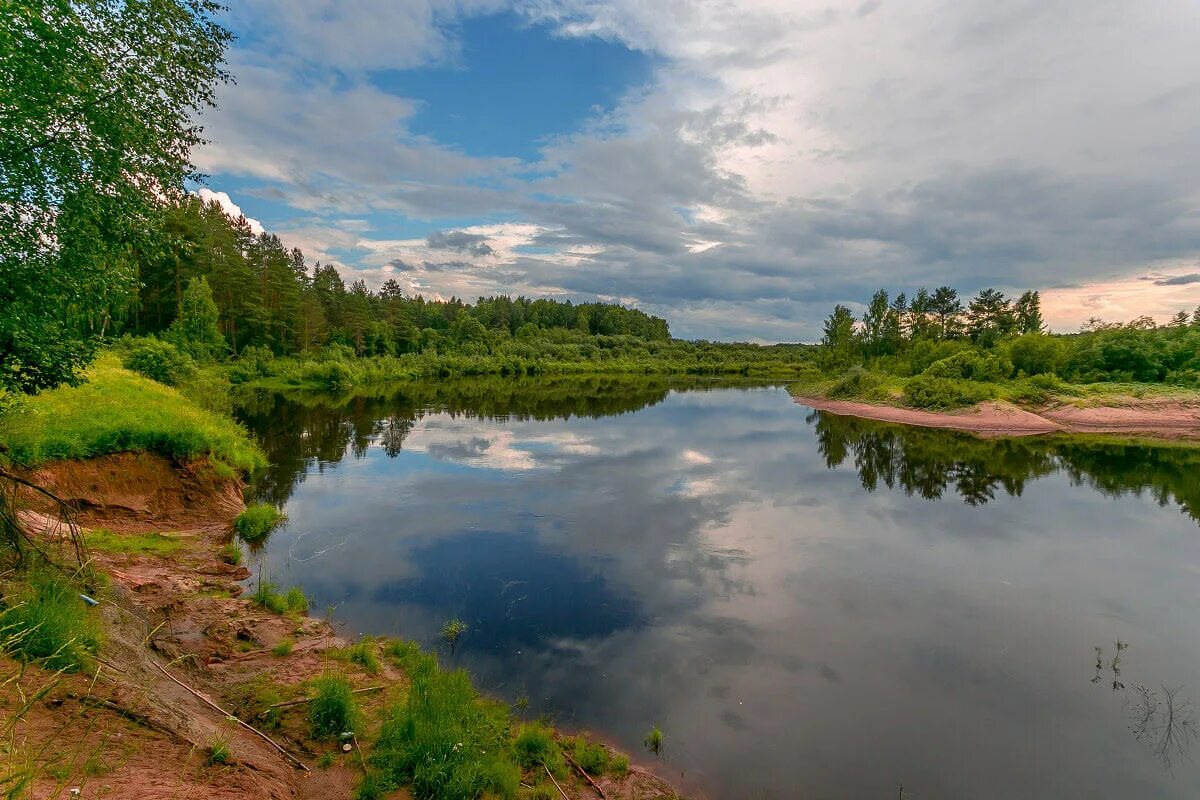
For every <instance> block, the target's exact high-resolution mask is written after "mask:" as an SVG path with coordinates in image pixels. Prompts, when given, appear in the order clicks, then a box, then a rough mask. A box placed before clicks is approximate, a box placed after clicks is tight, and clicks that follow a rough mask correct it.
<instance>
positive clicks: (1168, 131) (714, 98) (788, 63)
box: [196, 0, 1200, 341]
mask: <svg viewBox="0 0 1200 800" xmlns="http://www.w3.org/2000/svg"><path fill="white" fill-rule="evenodd" d="M226 22H227V23H228V24H229V26H230V27H231V28H232V29H233V30H234V31H235V32H236V33H237V35H238V41H237V42H236V44H235V46H234V47H233V49H232V50H231V51H230V54H229V62H230V68H231V70H232V71H233V73H234V75H235V76H236V78H237V82H236V84H233V85H230V86H228V87H225V88H224V89H223V90H222V92H221V96H220V107H219V108H218V110H216V111H213V112H211V113H209V114H208V115H207V116H206V118H205V120H204V122H205V124H206V128H207V133H208V136H209V138H210V139H211V143H210V144H208V145H206V146H205V147H204V148H202V149H201V150H199V151H198V152H197V154H196V160H197V163H198V165H199V166H200V168H201V169H202V170H204V171H205V172H207V173H209V175H210V176H211V177H210V179H209V181H208V184H207V188H208V190H209V191H212V192H218V193H223V194H222V195H220V196H221V198H222V200H223V201H224V202H226V204H227V205H228V206H229V207H230V208H231V209H234V208H238V209H240V210H241V211H242V212H244V213H245V214H246V215H248V216H249V217H252V218H254V219H256V220H258V221H260V222H261V224H263V225H264V226H265V227H266V228H267V229H270V230H272V231H274V232H276V233H278V234H279V235H280V236H281V237H282V238H283V239H284V240H285V242H287V243H288V244H289V245H294V246H299V247H301V248H303V249H304V250H305V252H306V253H308V254H309V255H310V258H311V259H313V260H316V259H318V258H319V259H321V260H323V261H330V262H333V263H334V264H335V265H336V266H337V267H338V269H339V270H340V271H342V272H343V273H344V274H345V275H346V276H347V277H348V278H355V277H362V278H363V279H364V280H366V281H367V283H368V284H369V285H378V284H379V283H381V282H382V281H384V280H386V279H388V278H394V279H396V280H399V281H400V282H401V283H402V285H404V286H405V287H406V289H407V290H408V291H410V292H413V293H416V292H421V293H424V294H426V295H430V296H442V297H448V296H450V295H457V296H460V297H467V298H474V297H475V296H478V295H482V294H491V293H495V292H503V293H514V294H516V293H521V294H526V295H548V296H556V297H562V298H572V299H588V300H591V299H596V298H599V299H602V300H608V301H613V302H621V303H626V304H629V305H636V306H638V307H641V308H644V309H646V310H647V311H650V312H652V313H656V314H660V315H662V316H665V317H666V318H667V319H668V320H669V321H671V323H672V330H673V331H674V332H676V333H677V334H678V335H683V336H689V337H705V338H720V339H753V340H761V341H795V340H812V339H814V338H815V337H817V336H818V335H819V333H818V332H819V325H820V320H821V318H822V317H823V316H824V315H825V314H826V313H827V312H828V309H829V308H830V306H832V304H833V303H835V302H843V303H848V304H850V305H852V306H855V305H856V304H860V303H861V302H863V301H865V300H866V299H867V298H868V297H869V295H870V293H871V292H872V291H873V290H874V289H876V288H880V287H883V288H887V289H890V290H892V291H897V290H908V291H910V292H911V291H912V289H914V288H915V287H916V286H919V285H931V286H933V285H940V284H949V285H952V286H955V287H957V288H958V289H960V291H962V292H966V293H970V292H974V291H976V290H977V289H979V288H980V287H982V286H987V285H996V286H999V287H1000V288H1002V289H1005V290H1008V291H1018V290H1021V289H1024V288H1040V289H1043V290H1044V302H1045V305H1046V311H1047V317H1048V319H1049V320H1050V322H1051V324H1052V325H1054V326H1055V327H1058V328H1060V329H1071V328H1073V327H1076V326H1077V325H1078V324H1079V323H1080V322H1082V321H1083V320H1085V319H1087V318H1088V317H1090V316H1100V317H1104V318H1107V319H1110V320H1111V319H1124V318H1129V317H1132V316H1136V315H1138V314H1142V313H1149V314H1152V315H1157V316H1160V317H1165V316H1168V315H1169V314H1171V313H1172V312H1173V311H1175V310H1176V309H1178V308H1184V307H1194V306H1195V305H1197V304H1198V303H1200V281H1194V280H1188V279H1187V276H1189V275H1193V274H1195V273H1197V272H1200V264H1198V261H1197V256H1198V255H1200V188H1198V187H1200V115H1197V114H1195V112H1194V109H1195V108H1196V107H1198V106H1200V77H1198V76H1200V48H1196V47H1195V46H1194V45H1195V42H1196V41H1198V40H1200V11H1198V10H1197V8H1196V6H1195V5H1194V4H1193V3H1190V2H1184V1H1183V0H1177V1H1175V2H1168V1H1167V0H1163V2H1160V3H1157V4H1155V7H1154V9H1153V10H1152V11H1150V10H1147V9H1146V8H1145V7H1144V6H1143V5H1141V4H1137V3H1134V2H1125V1H1124V0H1114V2H1111V3H1106V4H1103V5H1097V4H1095V3H1093V2H1090V0H1063V2H1059V3H1054V4H1046V3H1041V2H1032V1H1031V2H1024V1H1023V0H1022V1H1020V2H1015V3H1007V4H995V3H990V2H984V0H956V2H950V0H912V1H911V2H905V3H898V2H894V0H893V1H892V2H888V1H887V0H884V1H882V2H881V1H880V0H866V2H861V3H847V4H833V5H829V4H825V3H818V2H809V1H808V0H742V1H741V2H729V0H673V2H671V3H646V2H644V0H642V1H641V2H634V0H610V1H609V2H596V0H519V1H518V2H501V1H500V0H406V2H404V3H395V2H390V0H356V2H341V3H335V2H333V1H332V0H244V2H241V3H238V4H237V5H236V7H235V8H234V9H233V10H232V11H231V12H230V13H229V15H228V16H227V18H226ZM1172 278H1174V279H1175V280H1172Z"/></svg>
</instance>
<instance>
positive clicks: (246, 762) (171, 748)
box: [0, 454, 676, 800]
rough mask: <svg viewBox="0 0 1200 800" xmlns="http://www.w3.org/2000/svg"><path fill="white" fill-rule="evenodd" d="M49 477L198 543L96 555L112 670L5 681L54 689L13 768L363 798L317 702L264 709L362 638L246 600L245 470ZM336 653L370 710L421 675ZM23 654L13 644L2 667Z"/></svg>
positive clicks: (114, 523)
mask: <svg viewBox="0 0 1200 800" xmlns="http://www.w3.org/2000/svg"><path fill="white" fill-rule="evenodd" d="M35 477H36V478H37V480H38V481H39V482H40V483H41V485H43V486H45V487H47V488H49V489H51V490H52V491H55V492H56V493H58V494H60V495H62V496H66V497H68V498H69V499H71V500H73V501H75V503H76V504H77V507H78V508H79V514H78V522H79V524H80V525H81V526H83V527H84V528H98V527H103V528H107V529H109V530H112V531H115V532H118V533H122V534H128V535H134V534H139V533H148V532H158V533H164V532H169V535H170V536H172V537H174V538H177V539H178V541H179V542H180V543H181V545H182V546H181V547H180V548H179V549H178V551H176V552H174V553H172V554H171V555H170V556H167V557H163V556H153V555H141V554H139V555H129V554H114V553H103V552H91V553H89V555H90V557H91V558H92V559H93V563H94V564H95V565H96V566H98V567H99V570H100V572H102V573H104V574H107V575H108V576H109V577H110V584H111V585H110V586H109V587H108V588H106V589H105V590H104V591H103V592H102V593H101V604H100V609H101V612H102V615H103V618H104V622H105V639H104V644H103V646H102V648H101V651H100V654H99V655H100V658H99V661H98V667H97V670H96V672H95V673H94V674H88V675H68V676H61V677H57V678H56V677H55V676H53V675H51V674H50V673H48V672H46V671H44V670H41V669H38V668H36V667H29V668H27V669H25V670H24V673H23V675H22V677H21V678H20V680H19V681H14V682H12V683H10V684H7V685H4V686H3V691H0V704H3V706H4V708H5V711H6V714H7V713H11V712H12V711H14V710H15V707H16V706H17V705H18V704H19V703H22V702H23V700H22V698H25V697H30V696H34V694H35V692H36V691H37V690H38V688H39V687H42V686H46V685H52V688H51V689H50V690H49V692H48V693H47V694H46V695H45V696H44V697H42V698H40V699H39V700H38V701H37V702H35V703H34V704H33V705H32V707H31V708H30V710H29V712H28V713H27V714H26V715H25V716H24V719H23V721H22V722H20V723H19V724H18V725H17V727H16V729H15V731H14V732H13V743H14V745H15V747H14V748H13V750H12V752H10V753H8V754H7V755H5V754H3V751H2V749H0V768H3V767H4V766H5V764H4V762H5V761H8V762H9V763H18V762H22V763H28V760H32V762H34V763H36V765H37V767H38V769H37V770H36V771H37V773H38V774H39V776H40V777H39V778H38V779H37V781H36V783H35V785H34V787H33V796H34V797H37V798H49V797H70V796H71V792H70V790H71V789H73V788H78V789H79V790H80V791H79V795H78V796H80V797H83V798H88V797H107V798H126V797H128V798H139V800H151V799H153V798H204V800H213V799H214V798H216V799H217V800H227V799H228V800H235V799H236V800H241V799H247V800H248V799H249V798H255V800H257V799H258V798H313V799H314V800H325V799H326V798H328V799H330V800H332V798H349V797H352V796H353V792H354V788H355V786H357V784H358V781H359V778H360V775H361V766H360V765H361V763H362V758H363V754H360V753H359V752H357V748H352V749H351V750H350V751H349V752H343V750H342V748H341V747H340V745H339V744H338V743H336V742H323V741H315V740H313V739H312V738H311V737H310V736H309V735H308V726H307V718H306V713H305V706H304V705H303V704H302V703H301V704H296V705H293V706H289V707H285V708H282V709H279V710H277V711H276V712H275V713H276V715H277V716H278V722H277V723H268V722H266V721H264V718H263V716H262V715H263V711H264V710H265V709H266V707H267V706H268V705H269V704H271V703H278V702H283V701H287V700H291V699H296V698H302V697H303V696H304V692H305V687H304V683H305V681H307V680H309V679H311V678H313V677H315V676H317V675H318V674H320V673H321V672H322V671H323V670H324V669H325V668H326V667H327V666H328V665H329V663H330V662H331V661H332V658H333V651H334V650H335V649H336V648H340V647H342V646H344V645H345V644H346V642H345V641H343V640H341V639H339V638H338V637H337V636H336V635H335V633H334V631H333V629H332V627H331V626H330V625H329V624H328V623H327V622H325V621H323V620H317V619H313V618H310V617H296V616H281V615H276V614H272V613H270V612H267V611H264V610H262V609H260V608H258V607H256V606H254V605H252V604H251V603H249V602H248V601H247V600H244V599H241V598H239V596H238V595H239V594H240V593H241V587H240V585H239V583H238V581H240V580H242V579H244V578H245V577H247V576H248V574H249V573H248V571H247V570H246V569H245V568H244V567H238V566H232V565H229V564H226V563H224V562H223V561H221V560H220V558H219V557H218V555H217V552H218V550H219V549H220V548H221V546H222V545H224V544H226V543H227V542H228V541H229V538H230V523H231V521H232V519H233V517H234V516H236V515H237V513H238V512H239V511H240V510H241V508H242V507H243V506H242V501H241V486H240V484H239V482H237V481H235V480H222V479H220V478H218V477H216V476H215V475H214V474H213V473H212V471H211V469H210V468H209V467H208V466H207V465H205V464H191V465H178V464H174V463H172V462H170V461H168V460H167V459H164V458H161V457H158V456H154V455H147V454H142V455H132V454H123V455H117V456H110V457H107V458H101V459H95V460H92V461H87V462H62V463H58V464H52V465H49V466H47V467H45V468H42V469H40V470H38V472H37V474H36V476H35ZM51 510H52V509H48V508H41V509H38V508H34V509H32V510H31V511H30V512H28V514H27V515H26V520H27V522H28V523H29V524H30V526H31V528H34V529H35V530H39V529H40V530H41V531H42V533H43V535H46V536H56V535H60V534H59V532H60V531H61V530H62V528H61V526H58V525H57V524H54V523H55V520H53V519H52V517H51V516H50V514H49V512H50V511H51ZM284 639H290V640H291V641H292V642H293V643H294V644H293V647H292V649H291V652H290V653H289V654H288V655H284V656H279V655H274V654H273V653H272V648H274V647H275V645H277V644H279V643H280V642H282V641H283V640H284ZM335 663H336V666H337V668H338V669H340V670H343V671H345V672H346V673H347V674H348V675H349V677H350V680H351V682H352V683H353V684H354V685H355V686H356V687H358V688H370V689H373V690H372V691H368V692H364V693H362V694H360V695H358V697H359V700H360V703H361V704H362V706H363V709H364V711H365V712H366V714H367V716H369V717H370V716H372V714H373V712H378V711H380V710H381V709H382V707H383V706H384V704H386V703H391V702H394V701H396V700H398V699H402V698H403V696H404V692H405V691H406V688H407V682H406V680H405V676H404V675H403V674H402V673H400V672H399V671H398V670H397V669H396V668H394V667H393V666H391V665H390V664H388V663H387V661H386V659H382V660H381V663H382V668H381V670H380V671H379V672H378V673H376V674H367V673H366V672H365V671H363V670H362V669H361V668H359V667H357V666H356V665H354V664H351V663H348V662H346V661H344V660H337V661H336V662H335ZM16 666H17V665H15V664H14V663H13V662H12V661H11V660H9V659H7V658H0V675H7V674H10V673H12V672H14V671H15V670H16ZM172 678H174V679H175V680H172ZM176 681H179V683H177V682H176ZM181 683H182V684H183V685H180V684H181ZM375 687H381V688H378V689H375ZM193 690H194V691H193ZM198 694H199V695H202V696H203V697H204V698H207V699H208V700H210V701H211V702H212V703H213V704H215V705H216V706H217V707H219V709H220V710H217V709H216V708H214V707H213V706H212V705H210V704H209V703H207V702H205V700H204V699H201V697H200V696H197V695H198ZM223 712H228V714H232V715H234V716H236V717H238V718H239V719H241V720H243V721H245V722H248V723H250V724H251V725H254V726H256V727H258V728H260V729H261V730H262V731H264V732H265V734H266V735H267V736H269V737H270V739H272V740H274V742H275V743H277V744H278V746H279V747H276V746H274V745H272V744H271V743H270V742H268V741H266V740H264V738H262V737H260V736H258V735H256V734H255V733H254V732H253V731H250V730H248V729H246V728H245V727H242V726H240V725H238V724H237V723H236V722H235V721H233V720H232V719H231V718H230V717H229V715H228V714H227V713H223ZM367 738H370V737H369V736H368V737H367ZM215 742H226V743H227V744H228V749H229V752H230V758H229V760H228V762H227V763H224V764H210V763H209V759H208V755H209V751H210V747H211V746H212V745H213V744H214V743H215ZM364 744H366V742H364ZM366 755H367V757H369V754H366ZM322 756H324V758H322ZM301 764H302V765H303V767H301V766H299V765H301ZM318 764H320V766H319V765H318ZM0 771H3V772H7V770H2V769H0ZM559 783H560V784H561V785H562V788H563V790H565V791H566V793H567V795H568V796H569V797H570V798H571V800H575V798H592V797H598V794H597V793H596V792H595V790H594V789H592V788H590V787H588V786H587V785H586V783H584V782H583V780H582V778H580V777H579V776H577V775H575V776H572V778H571V779H569V780H566V781H562V780H560V781H559ZM601 785H602V787H603V789H604V791H605V793H606V795H607V796H608V797H610V798H627V799H629V800H632V798H641V799H644V800H653V799H654V798H667V797H675V796H676V794H675V792H674V791H673V790H672V789H671V787H670V786H668V785H667V784H666V783H665V782H664V781H662V780H661V779H660V778H658V777H656V776H655V775H653V774H652V773H651V772H650V771H648V770H646V769H643V768H640V767H636V766H635V767H632V768H631V770H630V773H629V775H628V776H627V777H626V778H624V779H621V780H614V779H612V778H606V779H604V780H603V781H601ZM393 796H394V797H407V796H408V795H407V793H406V792H404V791H400V792H397V793H396V794H394V795H393Z"/></svg>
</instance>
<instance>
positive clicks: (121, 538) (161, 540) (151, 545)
mask: <svg viewBox="0 0 1200 800" xmlns="http://www.w3.org/2000/svg"><path fill="white" fill-rule="evenodd" d="M83 539H84V542H86V543H87V546H88V547H89V548H90V549H92V550H100V551H102V552H105V553H126V554H130V555H148V556H169V555H172V554H173V553H176V552H178V551H179V550H180V549H181V548H182V547H183V542H181V541H180V540H179V539H176V538H174V537H172V536H167V535H165V534H162V533H116V532H115V531H110V530H108V529H107V528H96V529H95V530H92V531H88V532H87V533H86V534H84V537H83Z"/></svg>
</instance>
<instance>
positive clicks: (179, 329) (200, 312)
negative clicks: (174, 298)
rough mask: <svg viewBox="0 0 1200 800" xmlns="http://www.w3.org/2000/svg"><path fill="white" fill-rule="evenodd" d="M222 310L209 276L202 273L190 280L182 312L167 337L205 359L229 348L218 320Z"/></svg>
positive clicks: (178, 345)
mask: <svg viewBox="0 0 1200 800" xmlns="http://www.w3.org/2000/svg"><path fill="white" fill-rule="evenodd" d="M219 320H220V312H219V311H218V310H217V304H216V303H215V302H213V294H212V289H210V288H209V286H208V280H207V279H206V278H205V277H204V276H203V275H201V276H200V277H198V278H192V279H191V280H190V281H188V285H187V288H186V289H184V290H183V300H182V301H181V302H180V303H179V316H177V317H176V318H175V321H174V322H173V323H171V329H170V331H169V333H168V335H167V338H168V339H169V340H170V341H171V342H173V343H174V344H175V346H176V347H178V348H179V349H180V350H183V351H184V352H186V353H187V354H188V355H190V356H191V357H192V358H195V359H198V360H201V361H204V360H207V359H210V358H213V357H214V356H218V355H223V354H224V352H225V337H224V336H222V335H221V327H220V325H219V324H218V323H219Z"/></svg>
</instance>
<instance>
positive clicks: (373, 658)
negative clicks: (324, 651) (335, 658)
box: [340, 637, 379, 675]
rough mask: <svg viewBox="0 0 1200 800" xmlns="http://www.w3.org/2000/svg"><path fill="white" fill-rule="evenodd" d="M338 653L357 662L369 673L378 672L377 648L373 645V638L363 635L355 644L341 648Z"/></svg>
mask: <svg viewBox="0 0 1200 800" xmlns="http://www.w3.org/2000/svg"><path fill="white" fill-rule="evenodd" d="M340 655H341V656H342V657H344V658H345V659H347V660H348V661H350V662H352V663H355V664H358V665H359V666H361V667H362V668H363V669H364V670H366V671H367V672H368V673H369V674H371V675H374V674H375V673H377V672H379V654H378V648H377V647H376V646H375V640H374V639H372V638H370V637H363V639H362V641H360V642H358V643H357V644H352V645H350V646H349V647H345V648H342V651H341V653H340Z"/></svg>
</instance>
